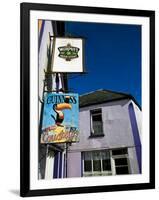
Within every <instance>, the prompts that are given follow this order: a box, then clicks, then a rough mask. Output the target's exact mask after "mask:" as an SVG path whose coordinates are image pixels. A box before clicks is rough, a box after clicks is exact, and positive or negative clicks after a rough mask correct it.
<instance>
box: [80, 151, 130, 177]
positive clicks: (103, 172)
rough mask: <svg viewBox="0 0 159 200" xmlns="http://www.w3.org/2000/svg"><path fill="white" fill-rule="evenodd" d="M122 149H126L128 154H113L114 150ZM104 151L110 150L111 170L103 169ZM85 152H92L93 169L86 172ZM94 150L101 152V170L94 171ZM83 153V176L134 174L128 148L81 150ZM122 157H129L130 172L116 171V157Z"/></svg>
mask: <svg viewBox="0 0 159 200" xmlns="http://www.w3.org/2000/svg"><path fill="white" fill-rule="evenodd" d="M118 149H119V150H121V149H126V150H127V153H126V154H120V155H113V150H118ZM102 151H108V152H109V156H110V157H109V158H110V167H111V170H103V159H102V155H101V153H102ZM85 152H90V153H91V171H90V172H85V171H84V161H85V160H84V153H85ZM93 152H100V165H101V171H94V170H93ZM81 154H82V156H81V157H82V177H89V176H110V175H112V176H113V175H128V174H132V173H131V168H130V159H129V155H128V148H127V147H125V148H116V149H101V150H92V151H83V152H81ZM120 158H126V159H127V165H123V166H127V167H128V174H117V173H116V165H115V159H120Z"/></svg>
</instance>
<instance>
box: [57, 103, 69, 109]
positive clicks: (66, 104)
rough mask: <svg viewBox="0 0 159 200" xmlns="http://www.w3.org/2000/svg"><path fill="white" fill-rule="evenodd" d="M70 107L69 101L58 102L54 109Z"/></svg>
mask: <svg viewBox="0 0 159 200" xmlns="http://www.w3.org/2000/svg"><path fill="white" fill-rule="evenodd" d="M64 109H72V106H71V104H69V103H60V104H57V105H56V110H64Z"/></svg>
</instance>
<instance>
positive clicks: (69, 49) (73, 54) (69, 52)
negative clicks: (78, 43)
mask: <svg viewBox="0 0 159 200" xmlns="http://www.w3.org/2000/svg"><path fill="white" fill-rule="evenodd" d="M58 50H59V52H60V53H59V55H58V56H59V57H60V58H63V59H65V60H66V61H71V60H72V59H74V58H78V52H79V50H80V49H79V48H78V47H73V46H71V44H70V43H68V44H67V46H63V47H59V48H58Z"/></svg>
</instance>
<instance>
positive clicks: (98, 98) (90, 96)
mask: <svg viewBox="0 0 159 200" xmlns="http://www.w3.org/2000/svg"><path fill="white" fill-rule="evenodd" d="M121 99H132V100H134V102H135V103H136V104H137V105H138V103H137V102H136V101H135V99H134V98H133V97H132V96H131V95H130V94H125V93H119V92H114V91H110V90H104V89H100V90H96V91H94V92H90V93H86V94H83V95H81V96H80V97H79V104H80V105H79V106H80V107H85V106H90V105H95V104H101V103H106V102H110V101H117V100H121ZM138 106H139V105H138ZM139 108H140V106H139Z"/></svg>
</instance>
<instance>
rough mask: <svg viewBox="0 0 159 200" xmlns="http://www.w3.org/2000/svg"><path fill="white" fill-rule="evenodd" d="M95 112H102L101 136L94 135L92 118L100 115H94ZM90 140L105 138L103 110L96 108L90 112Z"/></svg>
mask: <svg viewBox="0 0 159 200" xmlns="http://www.w3.org/2000/svg"><path fill="white" fill-rule="evenodd" d="M95 111H100V114H101V123H102V132H101V133H99V134H95V133H94V129H93V119H92V116H93V115H94V116H95V115H98V113H97V114H95V113H94V114H93V112H95ZM89 137H90V138H95V137H104V126H103V113H102V108H95V109H91V110H90V136H89Z"/></svg>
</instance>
